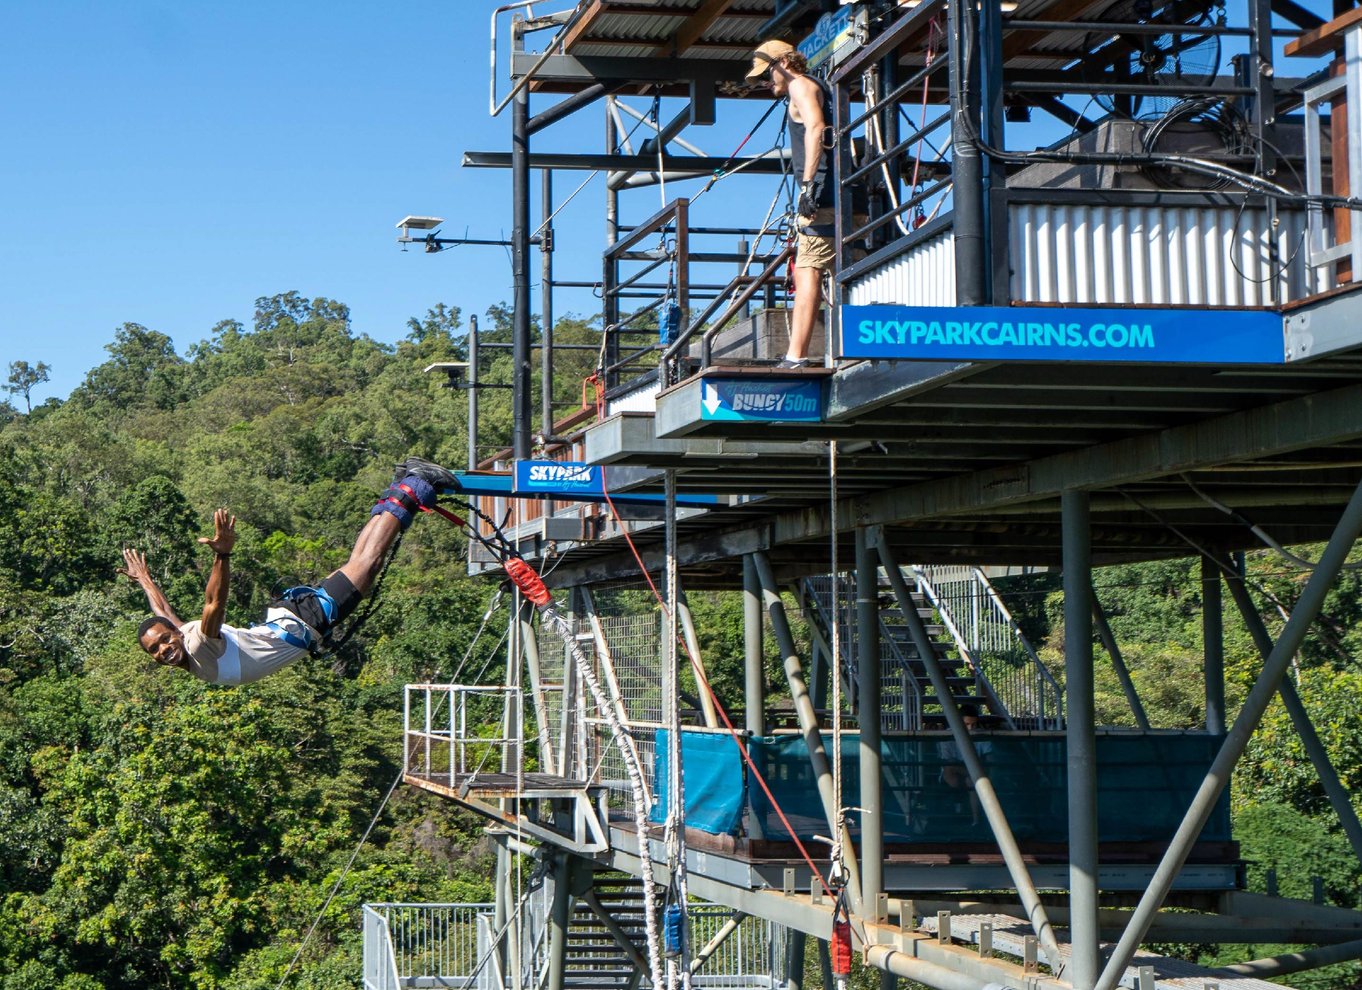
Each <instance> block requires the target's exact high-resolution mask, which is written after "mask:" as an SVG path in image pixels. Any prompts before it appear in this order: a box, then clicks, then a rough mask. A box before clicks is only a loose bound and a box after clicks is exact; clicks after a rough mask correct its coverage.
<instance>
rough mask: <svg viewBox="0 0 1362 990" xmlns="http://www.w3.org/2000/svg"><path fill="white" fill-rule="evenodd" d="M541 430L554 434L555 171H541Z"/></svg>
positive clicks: (545, 434) (547, 434)
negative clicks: (542, 215)
mask: <svg viewBox="0 0 1362 990" xmlns="http://www.w3.org/2000/svg"><path fill="white" fill-rule="evenodd" d="M539 192H540V209H541V211H542V212H543V214H544V219H543V220H542V221H541V223H542V224H543V227H544V229H543V230H541V231H540V232H539V378H540V383H539V391H540V395H539V430H540V432H541V433H543V435H544V436H545V437H550V436H553V247H554V245H553V221H552V220H550V219H549V218H550V217H552V216H553V172H552V170H550V169H547V168H546V169H541V170H540V172H539Z"/></svg>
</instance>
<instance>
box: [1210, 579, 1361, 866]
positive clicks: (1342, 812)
mask: <svg viewBox="0 0 1362 990" xmlns="http://www.w3.org/2000/svg"><path fill="white" fill-rule="evenodd" d="M1221 566H1223V567H1224V568H1225V575H1226V579H1225V583H1226V584H1227V585H1229V589H1230V597H1231V598H1233V599H1234V604H1235V605H1236V606H1237V607H1238V609H1239V614H1240V615H1241V616H1242V617H1243V619H1244V627H1245V628H1246V629H1247V630H1248V631H1249V635H1250V636H1252V637H1253V643H1254V645H1255V646H1256V647H1257V648H1258V652H1259V653H1261V654H1262V655H1263V658H1264V659H1266V658H1267V657H1268V656H1270V655H1271V653H1272V645H1273V644H1272V637H1271V635H1269V634H1268V631H1267V626H1265V625H1264V624H1263V619H1262V616H1260V615H1259V614H1258V609H1257V607H1256V606H1255V605H1254V604H1253V599H1252V598H1250V597H1249V592H1248V586H1247V585H1246V584H1245V583H1244V578H1243V577H1242V576H1241V575H1240V574H1239V570H1238V568H1236V567H1234V566H1233V565H1231V564H1229V563H1228V562H1225V563H1223V564H1222V565H1221ZM1277 690H1278V693H1279V694H1280V695H1281V698H1282V704H1283V705H1284V706H1285V707H1286V713H1287V714H1288V715H1289V716H1291V725H1292V727H1293V728H1294V729H1295V730H1296V735H1298V736H1300V739H1301V745H1302V746H1303V747H1305V753H1306V755H1307V756H1308V757H1310V763H1311V765H1312V766H1314V768H1315V773H1316V774H1317V775H1318V776H1319V782H1320V786H1321V787H1323V788H1324V793H1325V795H1326V796H1328V798H1329V804H1330V805H1331V806H1332V807H1333V809H1334V813H1335V814H1337V815H1338V821H1339V824H1340V825H1342V826H1343V834H1344V835H1346V836H1347V837H1348V843H1349V844H1350V845H1351V846H1352V847H1353V854H1354V855H1355V856H1357V858H1358V859H1359V860H1362V822H1359V821H1358V818H1357V811H1356V809H1354V808H1353V802H1352V797H1351V796H1350V795H1349V794H1348V791H1347V790H1346V789H1345V788H1344V786H1343V782H1342V781H1341V780H1339V779H1338V772H1337V771H1336V770H1335V769H1334V765H1333V763H1331V762H1330V761H1329V751H1328V750H1326V749H1325V748H1324V743H1323V741H1322V740H1321V739H1320V738H1319V733H1318V732H1317V731H1316V730H1315V723H1314V722H1313V721H1312V720H1311V718H1310V713H1309V712H1307V711H1306V710H1305V703H1304V702H1303V701H1301V698H1300V694H1299V693H1298V692H1297V691H1296V686H1295V685H1294V684H1292V683H1291V678H1289V677H1284V678H1282V682H1281V684H1280V685H1278V689H1277Z"/></svg>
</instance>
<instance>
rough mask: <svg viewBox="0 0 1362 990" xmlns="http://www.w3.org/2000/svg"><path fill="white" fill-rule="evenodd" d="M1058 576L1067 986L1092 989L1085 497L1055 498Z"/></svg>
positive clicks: (1093, 776)
mask: <svg viewBox="0 0 1362 990" xmlns="http://www.w3.org/2000/svg"><path fill="white" fill-rule="evenodd" d="M1060 516H1061V523H1062V528H1063V542H1064V547H1063V558H1064V564H1063V573H1064V686H1065V695H1066V697H1065V712H1066V721H1065V742H1066V747H1067V750H1068V764H1069V931H1070V943H1071V945H1070V951H1071V955H1070V968H1069V973H1068V976H1069V982H1070V983H1071V984H1072V985H1073V987H1074V990H1092V987H1093V985H1094V984H1095V983H1096V982H1097V974H1098V969H1099V967H1100V966H1101V955H1100V947H1099V945H1098V932H1097V868H1098V860H1097V735H1096V729H1097V720H1096V717H1095V715H1094V709H1093V666H1092V611H1093V597H1092V542H1091V536H1092V534H1091V531H1090V525H1091V521H1092V517H1091V514H1090V512H1089V508H1088V493H1087V492H1084V491H1066V492H1064V493H1063V494H1062V495H1060Z"/></svg>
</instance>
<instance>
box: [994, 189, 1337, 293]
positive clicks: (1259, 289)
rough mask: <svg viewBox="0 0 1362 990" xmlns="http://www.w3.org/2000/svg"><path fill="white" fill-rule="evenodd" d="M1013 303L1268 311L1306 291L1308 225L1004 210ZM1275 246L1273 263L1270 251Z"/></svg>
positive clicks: (1234, 213) (1178, 214)
mask: <svg viewBox="0 0 1362 990" xmlns="http://www.w3.org/2000/svg"><path fill="white" fill-rule="evenodd" d="M1009 214H1010V222H1011V232H1010V237H1011V245H1010V247H1011V256H1012V282H1011V295H1012V298H1013V299H1015V300H1018V301H1024V302H1038V303H1094V304H1117V305H1119V304H1135V305H1165V306H1266V305H1270V304H1272V303H1273V302H1274V300H1273V299H1272V298H1271V292H1270V286H1272V285H1273V284H1274V283H1275V285H1276V291H1277V298H1276V300H1275V301H1276V302H1282V301H1285V300H1288V299H1297V298H1300V297H1301V296H1303V295H1305V294H1307V293H1308V292H1310V291H1314V290H1312V289H1311V287H1310V285H1309V282H1310V281H1311V279H1310V278H1309V277H1308V269H1307V268H1306V265H1305V252H1304V251H1303V250H1302V244H1303V239H1302V238H1303V227H1304V217H1303V215H1302V214H1301V213H1299V212H1291V213H1286V212H1283V213H1281V214H1279V219H1280V222H1279V226H1278V228H1277V230H1276V232H1275V233H1274V232H1273V231H1272V230H1271V229H1270V224H1269V222H1268V218H1267V213H1266V211H1265V210H1263V209H1245V210H1243V211H1240V210H1239V209H1238V208H1237V207H1230V206H1224V207H1213V206H1200V207H1185V208H1168V207H1138V206H1071V205H1054V204H1032V203H1024V204H1017V205H1014V206H1013V207H1012V208H1011V209H1010V211H1009ZM1274 239H1275V242H1276V248H1277V260H1276V261H1275V264H1274V261H1273V259H1272V258H1271V257H1270V256H1269V253H1268V246H1269V244H1271V243H1272V241H1273V240H1274Z"/></svg>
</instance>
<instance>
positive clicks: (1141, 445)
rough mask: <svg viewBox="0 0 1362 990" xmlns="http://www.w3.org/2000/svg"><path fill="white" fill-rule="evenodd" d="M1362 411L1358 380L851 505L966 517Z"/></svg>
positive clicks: (1306, 430)
mask: <svg viewBox="0 0 1362 990" xmlns="http://www.w3.org/2000/svg"><path fill="white" fill-rule="evenodd" d="M1359 408H1362V385H1350V386H1347V387H1345V388H1340V389H1335V390H1333V391H1329V392H1318V393H1315V394H1314V395H1310V396H1307V397H1304V398H1298V399H1289V400H1287V401H1285V402H1281V403H1277V404H1274V405H1268V406H1259V407H1257V408H1254V409H1248V410H1245V411H1243V412H1236V413H1229V414H1227V415H1223V416H1214V417H1211V418H1209V419H1204V420H1200V421H1198V422H1195V423H1189V424H1186V425H1183V426H1175V427H1171V428H1169V429H1167V430H1160V431H1158V432H1154V433H1147V434H1141V435H1140V436H1135V437H1129V438H1126V439H1123V440H1117V441H1113V442H1112V443H1106V444H1099V445H1097V446H1093V447H1086V448H1084V449H1082V450H1077V451H1073V452H1070V453H1064V454H1056V455H1054V456H1051V457H1042V458H1038V459H1036V460H1033V461H1029V462H1026V463H1023V464H1017V465H1008V466H1006V467H1000V468H993V469H990V470H986V471H976V472H974V473H971V474H965V475H960V476H955V477H951V478H945V479H942V480H940V481H931V482H925V483H922V484H918V485H911V486H908V487H906V488H901V489H895V490H892V491H886V492H882V493H877V494H875V495H871V496H867V497H865V498H862V499H857V500H855V502H854V503H853V504H852V505H851V506H850V509H851V511H852V512H853V513H854V517H855V520H856V522H857V524H862V525H873V524H875V523H889V522H897V521H911V520H916V519H927V518H932V517H936V516H948V515H961V514H965V513H969V512H973V511H977V510H979V509H989V508H995V507H997V506H1001V505H1013V504H1016V503H1020V502H1029V501H1033V500H1035V499H1038V498H1046V497H1052V496H1055V495H1058V494H1060V493H1061V492H1063V491H1065V490H1070V489H1074V488H1087V487H1110V486H1114V485H1123V484H1129V483H1131V482H1135V481H1143V480H1146V479H1149V478H1155V477H1163V476H1166V475H1175V474H1179V473H1182V472H1186V471H1195V470H1197V469H1198V468H1201V467H1204V466H1206V465H1208V464H1223V463H1232V462H1234V461H1244V460H1253V459H1258V458H1262V457H1270V456H1272V455H1274V454H1283V453H1288V452H1290V451H1293V450H1305V449H1308V448H1310V447H1316V446H1326V445H1332V444H1337V443H1343V442H1345V441H1349V440H1355V439H1357V438H1358V437H1359V436H1362V420H1359V419H1358V416H1357V410H1358V409H1359ZM849 412H850V410H849ZM797 515H798V520H799V521H800V523H801V525H800V526H799V529H800V531H801V532H802V533H804V534H807V535H810V536H812V535H821V534H823V533H826V528H822V529H820V530H813V528H812V527H810V526H809V525H808V518H809V517H808V514H807V513H806V512H804V511H801V512H799V513H798V514H797ZM794 522H795V514H793V513H791V514H789V515H787V516H785V517H781V518H779V519H777V520H776V521H775V524H774V533H773V536H774V542H776V543H780V542H784V537H785V534H786V533H787V532H790V531H791V530H792V529H793V525H792V524H793V523H794Z"/></svg>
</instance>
